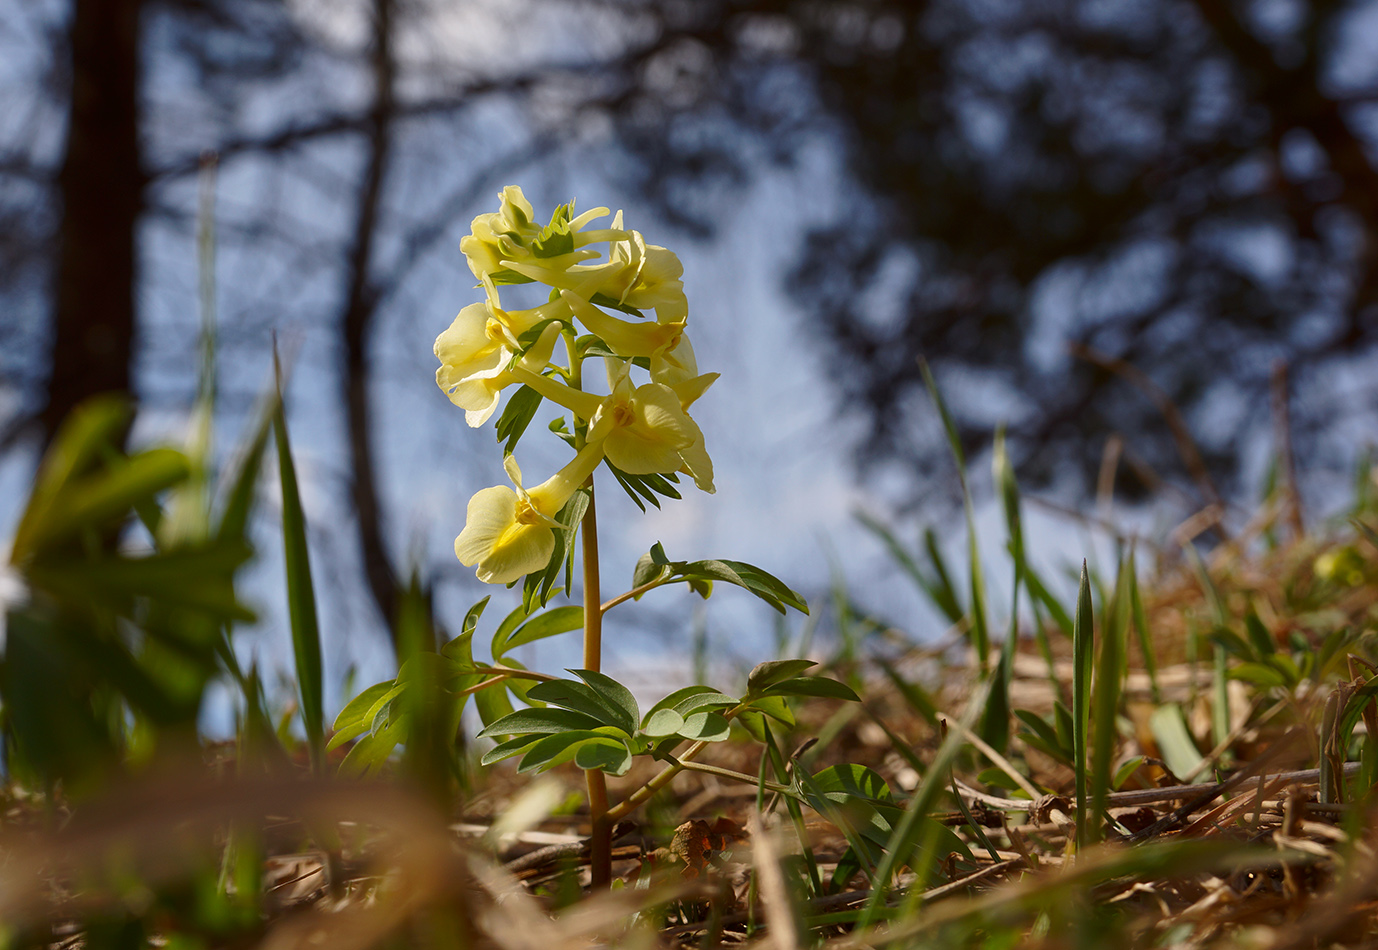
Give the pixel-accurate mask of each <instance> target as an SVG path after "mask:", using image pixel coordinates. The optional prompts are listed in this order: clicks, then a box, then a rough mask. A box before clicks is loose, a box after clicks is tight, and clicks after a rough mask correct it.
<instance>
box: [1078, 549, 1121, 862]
mask: <svg viewBox="0 0 1378 950" xmlns="http://www.w3.org/2000/svg"><path fill="white" fill-rule="evenodd" d="M1129 572H1130V568H1129V564H1128V562H1127V561H1121V562H1120V572H1119V577H1118V578H1117V579H1116V581H1115V597H1114V601H1113V603H1112V604H1111V606H1110V609H1109V610H1108V611H1107V612H1106V619H1107V620H1108V622H1107V623H1106V624H1105V626H1104V628H1103V629H1102V630H1101V638H1100V639H1101V648H1100V661H1099V663H1098V664H1097V668H1096V684H1095V698H1094V706H1095V714H1094V717H1093V718H1094V724H1095V731H1094V734H1093V735H1092V737H1091V745H1092V755H1091V795H1092V804H1091V819H1092V821H1091V825H1090V827H1089V828H1087V829H1086V832H1087V834H1088V836H1089V840H1090V841H1091V842H1092V843H1094V842H1097V841H1099V840H1100V838H1101V829H1102V828H1103V827H1104V825H1105V814H1106V804H1105V803H1106V796H1107V795H1109V794H1110V792H1111V791H1113V788H1112V783H1111V779H1112V772H1113V769H1114V764H1115V762H1114V756H1115V736H1116V732H1117V729H1116V714H1117V712H1118V710H1119V699H1120V692H1121V684H1122V681H1123V677H1124V675H1125V670H1124V667H1123V665H1122V664H1121V662H1120V661H1121V658H1122V656H1123V654H1124V636H1125V628H1126V626H1127V625H1128V621H1129V581H1128V575H1129Z"/></svg>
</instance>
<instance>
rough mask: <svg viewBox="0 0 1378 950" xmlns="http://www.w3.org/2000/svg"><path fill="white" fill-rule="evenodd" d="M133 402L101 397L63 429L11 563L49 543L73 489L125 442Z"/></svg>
mask: <svg viewBox="0 0 1378 950" xmlns="http://www.w3.org/2000/svg"><path fill="white" fill-rule="evenodd" d="M130 414H131V413H130V407H129V403H128V401H127V400H126V399H125V398H124V397H121V396H116V395H114V394H110V395H106V396H97V397H95V398H93V399H88V400H86V401H85V402H83V403H81V405H79V406H77V408H76V409H74V410H73V411H72V412H71V413H70V414H69V415H68V416H67V418H66V419H64V420H63V421H62V424H61V426H59V427H58V430H57V434H56V435H55V436H54V437H53V441H52V444H51V445H49V446H48V451H47V452H45V453H44V455H43V461H42V463H41V464H40V465H39V468H38V474H37V476H36V477H35V479H34V487H33V491H32V492H31V493H30V494H29V503H28V505H27V506H25V509H24V514H23V516H22V517H21V518H20V519H19V526H18V527H17V528H16V529H15V533H14V538H13V539H12V541H11V543H10V558H11V560H12V561H13V562H14V563H20V562H22V561H24V560H25V559H26V558H28V557H29V556H31V555H32V554H33V553H34V552H35V551H36V550H37V549H38V548H39V547H40V546H42V545H43V544H44V543H45V539H46V537H47V536H48V534H49V528H48V522H49V518H50V516H52V515H53V510H54V508H55V507H59V506H58V500H59V496H61V495H63V494H64V493H65V490H66V489H67V487H68V485H69V483H71V482H72V481H73V480H74V479H76V478H77V476H79V475H81V474H83V473H85V472H87V471H88V470H89V469H90V468H91V467H92V465H93V464H94V463H95V462H96V460H97V459H98V458H99V457H100V455H101V453H102V452H103V451H108V450H109V449H110V448H111V447H113V446H114V445H115V444H116V443H118V442H119V441H120V433H121V432H123V430H124V428H125V427H126V426H127V425H128V423H129V417H130Z"/></svg>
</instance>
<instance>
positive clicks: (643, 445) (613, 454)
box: [604, 429, 683, 475]
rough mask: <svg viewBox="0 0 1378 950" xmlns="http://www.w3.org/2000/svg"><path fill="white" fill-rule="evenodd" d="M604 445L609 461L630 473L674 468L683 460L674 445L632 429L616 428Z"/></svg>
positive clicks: (661, 471) (645, 472)
mask: <svg viewBox="0 0 1378 950" xmlns="http://www.w3.org/2000/svg"><path fill="white" fill-rule="evenodd" d="M604 446H605V451H606V452H607V455H608V461H609V462H611V463H612V464H614V465H616V466H617V467H618V468H620V469H622V471H624V472H626V473H628V474H629V475H651V474H656V473H664V472H673V471H676V470H677V469H679V467H680V465H682V464H683V460H682V459H681V458H680V455H679V450H678V449H676V448H675V447H674V446H673V445H670V444H669V443H667V442H661V441H658V440H654V439H645V438H642V437H640V436H638V435H637V434H635V433H634V432H632V431H631V430H630V429H615V430H614V431H613V432H612V433H610V434H609V435H608V438H607V440H606V441H605V442H604Z"/></svg>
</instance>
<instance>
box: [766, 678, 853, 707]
mask: <svg viewBox="0 0 1378 950" xmlns="http://www.w3.org/2000/svg"><path fill="white" fill-rule="evenodd" d="M765 695H767V696H816V697H819V698H823V699H845V700H847V701H848V702H853V703H859V702H861V697H860V696H858V695H857V694H856V692H855V691H854V690H853V689H852V688H851V687H850V686H848V685H847V684H846V683H839V682H838V681H837V680H835V679H829V678H828V677H826V676H794V677H791V678H790V679H787V680H783V681H782V682H779V683H776V684H774V685H773V686H769V687H767V688H766V689H765Z"/></svg>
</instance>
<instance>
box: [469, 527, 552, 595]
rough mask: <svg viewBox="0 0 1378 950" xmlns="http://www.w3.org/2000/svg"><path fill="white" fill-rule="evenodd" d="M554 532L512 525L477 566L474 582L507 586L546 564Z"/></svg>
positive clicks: (546, 529) (550, 551) (545, 528)
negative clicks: (476, 578)
mask: <svg viewBox="0 0 1378 950" xmlns="http://www.w3.org/2000/svg"><path fill="white" fill-rule="evenodd" d="M554 551H555V532H554V531H552V530H551V529H550V528H549V527H548V526H547V525H543V524H521V525H513V526H512V527H511V528H509V529H508V530H507V532H506V533H504V534H503V536H502V537H501V538H499V539H498V543H497V544H496V545H494V547H493V550H492V551H491V552H490V553H489V555H488V556H487V557H486V558H484V559H483V560H482V561H480V562H479V565H478V571H477V574H478V579H479V580H481V581H483V582H484V583H485V584H510V583H512V581H515V580H516V579H517V578H519V577H521V576H523V575H524V574H530V573H532V572H533V571H539V570H541V569H542V568H543V567H545V566H546V565H547V564H549V563H550V555H551V554H553V553H554Z"/></svg>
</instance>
